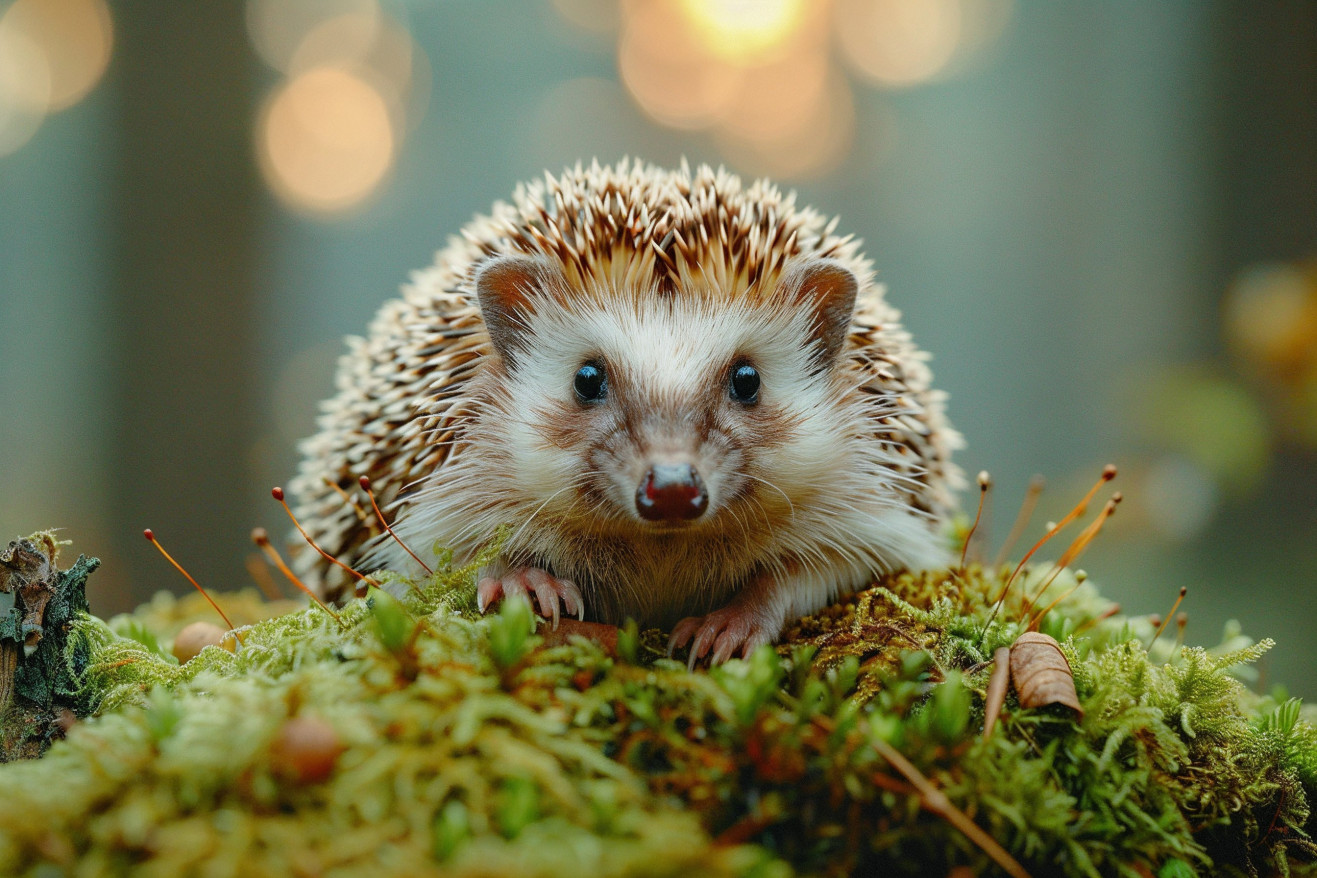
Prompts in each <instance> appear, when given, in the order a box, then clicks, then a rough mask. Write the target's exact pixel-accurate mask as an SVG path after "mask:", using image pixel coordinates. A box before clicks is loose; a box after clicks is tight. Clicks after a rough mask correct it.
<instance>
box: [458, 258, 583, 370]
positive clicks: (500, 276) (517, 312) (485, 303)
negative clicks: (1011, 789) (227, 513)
mask: <svg viewBox="0 0 1317 878" xmlns="http://www.w3.org/2000/svg"><path fill="white" fill-rule="evenodd" d="M561 277H562V275H561V272H559V271H558V270H557V269H556V268H554V267H553V266H552V265H551V264H550V263H549V262H548V260H546V259H542V258H537V257H534V256H499V257H497V258H494V259H491V260H489V261H488V262H486V263H484V264H483V265H482V266H481V267H480V269H479V271H477V272H476V297H477V298H478V299H479V301H480V316H481V317H482V318H484V321H485V328H486V329H488V330H489V338H490V341H492V342H493V343H494V349H495V350H497V351H498V352H499V354H500V355H501V356H502V357H503V359H505V360H507V361H508V362H509V363H512V362H515V360H516V355H517V354H518V353H519V352H520V351H521V350H522V348H523V347H524V345H523V344H522V343H521V338H522V336H523V335H524V334H525V332H526V327H527V317H528V312H533V311H534V310H535V306H534V302H535V300H537V299H541V298H546V297H549V296H551V295H553V292H552V291H553V290H555V289H556V288H557V287H559V286H561V283H562V280H561Z"/></svg>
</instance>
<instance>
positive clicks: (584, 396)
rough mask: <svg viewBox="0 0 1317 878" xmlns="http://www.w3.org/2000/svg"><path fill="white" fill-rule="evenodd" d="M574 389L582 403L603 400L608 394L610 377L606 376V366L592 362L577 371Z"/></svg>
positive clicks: (573, 384)
mask: <svg viewBox="0 0 1317 878" xmlns="http://www.w3.org/2000/svg"><path fill="white" fill-rule="evenodd" d="M572 388H573V389H574V390H575V391H576V398H577V399H579V400H580V401H581V402H600V401H601V400H603V398H604V397H605V396H606V395H607V394H608V376H607V375H605V374H604V364H603V363H596V362H593V361H591V362H589V363H586V364H585V365H584V366H582V367H581V368H579V369H577V370H576V378H575V379H574V380H573V381H572Z"/></svg>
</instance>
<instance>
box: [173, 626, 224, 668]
mask: <svg viewBox="0 0 1317 878" xmlns="http://www.w3.org/2000/svg"><path fill="white" fill-rule="evenodd" d="M234 643H235V641H234V638H233V636H232V632H229V631H225V630H224V629H223V628H221V627H219V626H218V625H212V624H211V623H209V622H193V623H192V624H191V625H188V626H187V627H185V628H184V629H183V630H182V631H180V632H178V635H177V636H176V637H175V638H174V648H173V650H172V651H173V653H174V658H176V659H178V660H179V662H180V663H183V662H188V661H191V660H192V659H194V658H196V657H197V656H198V655H199V654H200V653H201V651H202V650H203V649H205V648H206V647H208V646H218V647H219V648H220V649H226V650H228V651H229V652H233V649H234Z"/></svg>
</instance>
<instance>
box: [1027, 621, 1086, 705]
mask: <svg viewBox="0 0 1317 878" xmlns="http://www.w3.org/2000/svg"><path fill="white" fill-rule="evenodd" d="M1011 681H1012V682H1013V683H1014V684H1015V693H1016V695H1018V696H1019V699H1020V706H1021V707H1045V706H1047V705H1049V704H1061V705H1064V706H1066V707H1068V708H1070V709H1071V710H1073V711H1074V712H1075V713H1076V714H1078V715H1079V716H1081V717H1082V716H1083V715H1084V709H1083V708H1082V707H1080V706H1079V696H1078V694H1076V692H1075V674H1074V671H1072V670H1070V662H1068V661H1066V657H1065V653H1063V652H1061V644H1059V643H1057V642H1056V638H1054V637H1048V636H1047V635H1046V634H1040V633H1039V632H1037V631H1026V632H1025V633H1024V634H1021V635H1020V636H1019V637H1018V638H1017V639H1016V641H1015V643H1014V644H1012V645H1011Z"/></svg>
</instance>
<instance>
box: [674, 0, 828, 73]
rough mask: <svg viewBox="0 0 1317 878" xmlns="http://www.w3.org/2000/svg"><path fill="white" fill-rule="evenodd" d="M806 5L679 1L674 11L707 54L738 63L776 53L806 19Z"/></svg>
mask: <svg viewBox="0 0 1317 878" xmlns="http://www.w3.org/2000/svg"><path fill="white" fill-rule="evenodd" d="M808 5H809V4H807V3H806V2H805V0H681V3H680V5H679V8H678V10H679V12H680V13H681V14H682V16H683V17H685V18H686V20H687V21H689V22H690V25H691V27H692V30H693V31H694V33H695V34H696V36H697V37H698V38H699V39H700V41H701V42H702V43H703V44H704V46H705V49H706V50H707V51H708V52H709V53H710V54H712V55H713V56H715V57H719V58H723V59H725V60H727V61H731V62H733V63H736V64H741V63H753V62H756V61H760V60H764V59H767V58H772V57H774V56H775V55H777V54H780V53H781V52H782V50H783V49H784V48H785V47H786V46H788V45H789V44H790V43H791V42H792V40H793V38H794V37H795V36H796V34H797V33H798V31H799V30H800V27H801V25H802V24H803V23H804V21H805V19H806V18H807V16H808ZM818 5H819V4H816V9H817V8H818Z"/></svg>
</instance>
